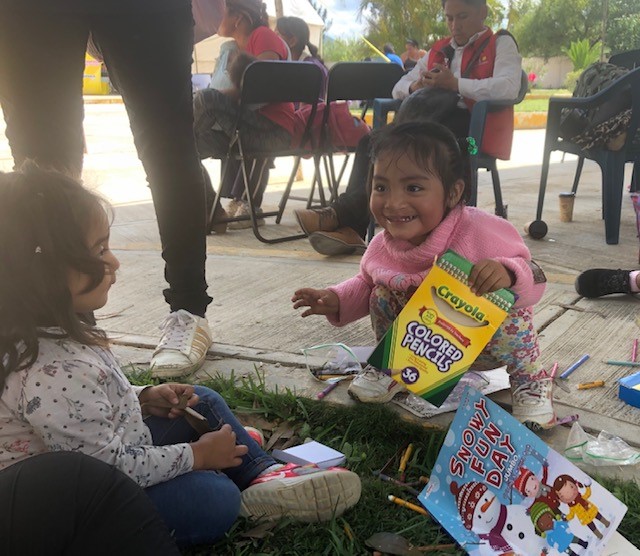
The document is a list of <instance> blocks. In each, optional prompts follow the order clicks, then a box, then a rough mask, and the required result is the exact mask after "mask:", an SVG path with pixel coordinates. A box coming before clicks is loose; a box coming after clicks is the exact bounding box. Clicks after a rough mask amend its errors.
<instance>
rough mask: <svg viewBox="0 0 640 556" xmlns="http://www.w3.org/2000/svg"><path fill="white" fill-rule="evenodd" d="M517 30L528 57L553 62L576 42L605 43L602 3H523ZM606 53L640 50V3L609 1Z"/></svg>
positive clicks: (556, 0)
mask: <svg viewBox="0 0 640 556" xmlns="http://www.w3.org/2000/svg"><path fill="white" fill-rule="evenodd" d="M519 4H520V6H519V18H518V19H517V22H516V23H515V24H514V26H513V33H514V35H515V36H516V38H517V40H518V44H519V46H520V50H521V52H522V53H523V54H524V55H525V56H542V57H543V58H549V57H551V56H556V55H559V54H561V53H562V51H563V49H564V48H567V47H568V46H569V45H570V44H571V43H572V42H575V41H579V40H583V39H587V40H588V41H589V44H590V45H594V44H595V43H596V42H597V41H598V40H601V39H602V25H603V15H604V14H603V3H602V0H530V1H526V0H524V1H522V2H520V3H519ZM605 28H606V31H605V41H604V49H605V52H609V51H610V52H611V53H615V52H619V51H622V50H633V49H635V48H640V0H609V10H608V16H607V18H606V21H605Z"/></svg>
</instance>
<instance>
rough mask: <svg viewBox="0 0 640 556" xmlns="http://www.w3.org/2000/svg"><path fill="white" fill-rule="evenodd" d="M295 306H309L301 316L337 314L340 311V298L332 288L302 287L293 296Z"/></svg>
mask: <svg viewBox="0 0 640 556" xmlns="http://www.w3.org/2000/svg"><path fill="white" fill-rule="evenodd" d="M291 301H293V308H294V309H299V308H300V307H309V308H308V309H307V310H306V311H304V313H302V315H301V316H303V317H308V316H309V315H336V314H338V313H339V312H340V298H339V297H338V296H337V295H336V294H335V293H334V292H332V291H331V290H314V289H313V288H302V289H300V290H298V291H296V293H294V294H293V297H292V298H291Z"/></svg>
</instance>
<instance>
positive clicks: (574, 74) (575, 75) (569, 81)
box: [564, 70, 583, 91]
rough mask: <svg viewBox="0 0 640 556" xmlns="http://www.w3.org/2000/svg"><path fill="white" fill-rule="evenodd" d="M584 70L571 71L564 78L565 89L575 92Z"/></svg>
mask: <svg viewBox="0 0 640 556" xmlns="http://www.w3.org/2000/svg"><path fill="white" fill-rule="evenodd" d="M582 72H583V70H576V71H570V72H569V73H567V76H566V77H565V78H564V88H565V89H568V90H569V91H573V90H574V89H575V88H576V83H578V79H579V78H580V75H581V74H582Z"/></svg>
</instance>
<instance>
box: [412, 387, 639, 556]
mask: <svg viewBox="0 0 640 556" xmlns="http://www.w3.org/2000/svg"><path fill="white" fill-rule="evenodd" d="M419 499H420V501H421V502H422V503H423V504H424V506H425V507H426V508H427V510H428V511H429V512H431V514H432V515H433V516H434V517H435V518H436V519H437V520H438V521H439V522H440V523H441V524H442V525H443V527H445V528H446V529H447V531H449V533H450V534H451V535H452V536H453V537H454V538H455V539H456V540H457V541H458V542H459V543H460V545H461V546H462V547H463V548H465V550H466V551H467V552H468V553H469V554H472V555H478V556H485V555H491V554H498V555H505V556H506V555H522V556H538V555H547V556H559V555H561V554H568V555H569V556H598V555H599V554H601V553H602V551H603V547H604V546H605V545H606V543H607V541H608V540H609V538H610V537H611V535H612V534H613V533H614V532H615V530H616V528H617V527H618V525H619V524H620V521H621V520H622V518H623V516H624V514H625V512H626V511H627V508H626V506H625V505H624V504H622V503H621V502H620V501H619V500H618V499H616V498H615V497H614V496H613V495H612V494H611V493H610V492H609V491H607V490H605V489H604V488H603V487H602V486H600V485H599V484H598V483H596V482H595V481H594V480H592V479H591V478H590V477H589V476H588V475H587V474H586V473H584V472H583V471H581V470H580V469H578V468H577V467H576V466H575V465H573V464H572V463H570V462H569V461H568V460H566V459H565V458H564V457H562V456H561V455H560V454H558V453H557V452H555V451H554V450H552V449H551V448H549V447H548V446H547V445H546V444H545V443H544V442H542V441H541V440H540V439H539V438H538V437H537V436H536V435H535V434H533V433H532V432H531V431H529V430H528V429H527V428H526V427H524V426H523V425H522V424H520V423H519V422H518V421H516V420H515V419H514V418H513V417H511V415H509V414H508V413H507V412H506V411H504V410H503V409H501V408H500V407H499V406H497V405H496V404H495V403H493V402H492V401H491V400H489V399H487V398H485V397H484V396H482V394H480V393H479V392H477V391H476V390H473V389H471V388H467V389H466V390H465V392H464V394H463V396H462V400H461V402H460V406H459V408H458V411H457V413H456V416H455V419H454V421H453V423H452V425H451V428H450V430H449V432H448V433H447V435H446V438H445V441H444V446H443V447H442V450H441V451H440V454H439V455H438V459H437V461H436V465H435V467H434V469H433V472H432V474H431V479H430V481H429V484H428V485H427V486H426V487H425V489H424V491H423V492H422V493H421V494H420V497H419Z"/></svg>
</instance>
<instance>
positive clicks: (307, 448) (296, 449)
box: [272, 440, 347, 469]
mask: <svg viewBox="0 0 640 556" xmlns="http://www.w3.org/2000/svg"><path fill="white" fill-rule="evenodd" d="M272 456H273V457H274V458H276V459H278V460H280V461H284V462H285V463H297V464H298V465H308V464H309V463H315V464H316V465H317V466H318V467H322V468H323V469H326V468H327V467H334V466H336V465H342V464H343V463H344V462H345V461H346V460H347V458H346V456H345V455H344V454H343V453H342V452H338V450H334V449H333V448H330V447H329V446H325V445H324V444H322V443H320V442H316V441H315V440H312V441H311V442H305V443H304V444H300V445H299V446H292V447H291V448H287V449H286V450H273V453H272Z"/></svg>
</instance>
